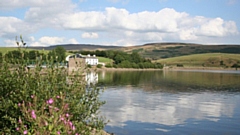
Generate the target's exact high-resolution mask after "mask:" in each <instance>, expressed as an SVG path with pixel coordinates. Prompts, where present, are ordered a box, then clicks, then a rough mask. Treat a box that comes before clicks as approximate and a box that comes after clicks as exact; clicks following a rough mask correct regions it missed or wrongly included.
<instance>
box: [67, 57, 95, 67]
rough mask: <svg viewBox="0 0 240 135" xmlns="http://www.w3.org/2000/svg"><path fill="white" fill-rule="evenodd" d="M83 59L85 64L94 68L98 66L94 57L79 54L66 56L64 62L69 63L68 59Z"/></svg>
mask: <svg viewBox="0 0 240 135" xmlns="http://www.w3.org/2000/svg"><path fill="white" fill-rule="evenodd" d="M74 57H75V58H83V59H85V64H87V65H91V66H95V65H98V58H97V57H96V55H93V56H91V55H90V54H88V55H87V56H84V55H81V54H75V55H68V56H67V57H66V61H69V58H74Z"/></svg>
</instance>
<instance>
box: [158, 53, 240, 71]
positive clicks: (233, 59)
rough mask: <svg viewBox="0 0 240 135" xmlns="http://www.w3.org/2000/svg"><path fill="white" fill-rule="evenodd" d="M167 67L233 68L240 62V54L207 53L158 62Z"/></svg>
mask: <svg viewBox="0 0 240 135" xmlns="http://www.w3.org/2000/svg"><path fill="white" fill-rule="evenodd" d="M157 62H160V63H162V64H165V65H167V66H177V65H179V66H184V67H226V68H227V67H231V66H232V65H233V64H237V63H239V62H240V54H227V53H206V54H193V55H187V56H179V57H173V58H167V59H160V60H157Z"/></svg>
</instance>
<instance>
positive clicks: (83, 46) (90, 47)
mask: <svg viewBox="0 0 240 135" xmlns="http://www.w3.org/2000/svg"><path fill="white" fill-rule="evenodd" d="M57 46H62V47H63V48H65V49H66V50H68V51H69V50H108V49H117V48H122V47H119V46H105V45H92V44H64V45H53V46H49V47H28V48H31V49H37V50H42V49H44V50H52V49H54V48H56V47H57Z"/></svg>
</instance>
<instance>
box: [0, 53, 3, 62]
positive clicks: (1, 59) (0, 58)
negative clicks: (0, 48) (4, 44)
mask: <svg viewBox="0 0 240 135" xmlns="http://www.w3.org/2000/svg"><path fill="white" fill-rule="evenodd" d="M2 61H3V57H2V52H0V63H2Z"/></svg>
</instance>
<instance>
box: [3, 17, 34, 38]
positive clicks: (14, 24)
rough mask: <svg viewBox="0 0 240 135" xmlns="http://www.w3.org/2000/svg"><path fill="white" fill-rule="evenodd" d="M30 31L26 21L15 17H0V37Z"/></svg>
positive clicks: (13, 35)
mask: <svg viewBox="0 0 240 135" xmlns="http://www.w3.org/2000/svg"><path fill="white" fill-rule="evenodd" d="M32 31H33V29H31V28H29V26H28V24H27V23H26V22H24V21H22V20H20V19H18V18H16V17H0V37H8V38H14V37H15V36H17V35H20V34H25V33H28V32H32Z"/></svg>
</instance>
